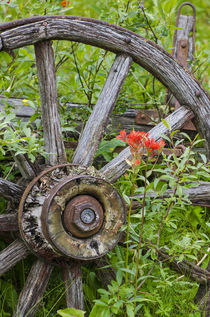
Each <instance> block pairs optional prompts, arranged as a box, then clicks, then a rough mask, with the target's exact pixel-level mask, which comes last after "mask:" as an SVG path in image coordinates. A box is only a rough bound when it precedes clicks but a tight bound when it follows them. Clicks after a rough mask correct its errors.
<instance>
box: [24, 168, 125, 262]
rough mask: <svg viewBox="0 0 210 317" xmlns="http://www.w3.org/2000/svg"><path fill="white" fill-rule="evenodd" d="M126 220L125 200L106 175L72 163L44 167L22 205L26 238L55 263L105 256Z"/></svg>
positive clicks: (31, 246) (42, 254)
mask: <svg viewBox="0 0 210 317" xmlns="http://www.w3.org/2000/svg"><path fill="white" fill-rule="evenodd" d="M124 221H125V207H124V203H123V200H122V198H121V196H120V195H119V193H118V192H117V191H116V190H115V189H114V188H113V186H112V185H111V184H110V183H108V182H107V181H106V180H104V178H103V175H100V174H99V172H97V171H94V170H93V169H92V168H90V169H88V168H85V167H82V166H75V165H72V164H63V165H58V166H55V167H53V168H50V169H48V170H46V171H44V172H42V173H41V174H40V175H39V176H38V177H36V178H35V179H34V180H33V181H32V182H31V183H30V184H29V185H28V187H27V188H26V190H25V192H24V194H23V196H22V199H21V202H20V206H19V219H18V222H19V228H20V233H21V236H22V238H23V240H24V241H25V243H26V245H27V246H28V247H29V248H30V250H31V251H32V252H33V253H35V254H36V255H37V256H40V257H42V258H44V259H46V260H48V261H50V262H51V263H60V261H63V259H65V260H67V259H72V258H74V259H80V260H91V259H95V258H98V257H101V256H103V255H105V254H106V253H107V252H108V251H110V250H111V249H112V248H113V247H114V246H115V245H116V243H117V242H118V241H119V239H120V237H121V233H120V228H121V227H122V225H123V223H124Z"/></svg>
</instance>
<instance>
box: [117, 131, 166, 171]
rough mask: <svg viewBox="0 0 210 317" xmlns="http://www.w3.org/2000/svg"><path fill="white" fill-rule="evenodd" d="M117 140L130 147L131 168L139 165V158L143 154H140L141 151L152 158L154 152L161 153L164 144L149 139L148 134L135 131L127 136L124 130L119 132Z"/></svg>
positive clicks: (161, 141)
mask: <svg viewBox="0 0 210 317" xmlns="http://www.w3.org/2000/svg"><path fill="white" fill-rule="evenodd" d="M118 139H119V140H122V141H124V142H125V143H126V144H128V145H129V146H130V151H131V154H132V157H133V161H132V165H133V166H136V165H139V164H140V162H141V156H142V154H143V152H142V153H141V150H143V151H145V150H146V151H147V154H148V155H151V156H153V155H154V154H155V151H161V150H162V148H163V147H164V145H165V142H164V141H163V140H162V139H161V140H160V141H159V142H158V141H155V140H154V138H151V139H150V138H149V132H148V133H145V132H139V131H135V130H133V131H131V132H130V133H129V134H127V133H126V131H125V130H121V131H120V135H119V136H118Z"/></svg>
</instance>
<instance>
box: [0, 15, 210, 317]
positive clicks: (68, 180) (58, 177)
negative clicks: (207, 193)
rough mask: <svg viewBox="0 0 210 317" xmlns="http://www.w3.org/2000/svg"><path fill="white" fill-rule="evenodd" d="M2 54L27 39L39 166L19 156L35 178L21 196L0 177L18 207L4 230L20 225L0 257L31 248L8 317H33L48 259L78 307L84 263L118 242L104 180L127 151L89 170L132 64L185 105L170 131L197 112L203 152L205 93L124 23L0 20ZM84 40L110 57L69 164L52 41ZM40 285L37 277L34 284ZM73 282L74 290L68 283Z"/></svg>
mask: <svg viewBox="0 0 210 317" xmlns="http://www.w3.org/2000/svg"><path fill="white" fill-rule="evenodd" d="M0 32H1V33H0V50H5V51H7V50H12V49H16V48H19V47H23V46H26V45H31V44H34V47H35V55H36V64H37V71H38V78H39V85H40V97H41V106H42V121H43V129H44V140H45V150H46V151H47V152H48V153H53V154H51V155H49V157H48V159H47V160H46V163H47V164H48V165H52V167H51V168H49V167H48V168H47V169H46V170H44V171H42V172H41V174H39V175H38V176H36V175H35V173H34V169H33V165H30V164H28V162H27V161H24V160H22V162H21V164H19V163H20V160H19V162H18V164H19V166H20V171H21V173H22V174H23V176H24V177H25V178H28V179H31V178H33V180H32V181H31V182H30V183H29V185H28V186H27V188H26V189H25V191H24V193H22V189H21V188H20V187H19V186H17V185H15V184H13V183H11V182H8V181H5V180H3V179H1V180H0V194H1V195H3V196H4V197H6V198H8V199H11V200H13V201H15V202H20V203H19V211H18V224H17V221H16V215H13V214H8V215H2V216H1V218H0V220H1V222H0V230H1V231H16V230H19V233H20V235H19V237H18V238H17V240H15V241H14V242H13V243H12V244H10V245H9V246H8V247H7V248H6V249H5V250H3V251H2V252H1V253H0V273H1V274H3V273H4V272H6V271H8V270H9V269H10V268H11V267H12V266H13V265H15V264H16V263H17V262H18V261H20V260H21V259H23V258H24V257H26V256H27V255H28V254H29V253H30V252H32V253H34V254H35V255H36V256H37V260H36V262H35V263H34V264H33V266H32V269H31V271H30V273H29V276H28V278H27V281H26V284H25V286H24V288H23V290H22V292H21V294H20V297H19V301H18V304H17V308H16V311H15V313H14V316H25V315H26V314H27V316H33V314H34V312H35V311H36V309H37V307H38V303H39V300H40V298H41V297H42V295H43V292H44V290H45V288H46V285H47V283H48V280H49V277H50V274H51V272H52V269H53V264H59V265H60V266H61V267H62V270H63V277H64V282H65V285H66V294H67V305H68V306H74V307H78V308H83V299H82V288H81V271H80V265H81V261H86V260H93V259H96V258H98V257H101V256H103V255H104V254H106V253H107V252H108V251H109V250H110V249H112V248H113V247H114V245H115V244H116V243H117V242H118V240H119V237H120V234H119V228H120V227H121V225H122V224H123V222H124V220H125V211H124V204H123V200H122V198H121V197H120V195H119V193H118V192H117V191H116V190H115V189H114V187H113V186H112V185H111V182H114V181H115V180H116V179H117V178H119V177H120V176H121V175H122V174H123V173H124V172H125V171H126V169H127V168H128V165H127V163H126V161H125V158H129V157H130V155H131V154H130V150H129V148H126V149H125V150H124V151H122V152H121V153H120V154H119V155H118V156H117V157H116V158H115V159H113V160H112V161H111V162H110V163H108V164H107V165H105V166H104V167H103V168H102V169H101V170H99V171H95V170H94V169H92V168H90V166H91V164H92V161H93V157H94V154H95V152H96V150H97V147H98V144H99V142H100V140H101V138H102V136H103V133H104V130H105V127H106V124H107V122H108V119H109V117H110V115H111V112H112V109H113V107H114V105H115V102H116V99H117V97H118V95H119V93H120V90H121V87H122V84H123V82H124V80H125V78H126V76H127V74H128V71H129V68H130V65H131V63H132V61H134V62H135V63H137V64H139V65H141V66H142V67H144V68H145V69H146V70H148V71H149V72H151V73H152V74H153V75H154V76H155V77H156V78H158V79H159V80H160V81H161V82H162V83H163V84H164V85H165V86H166V87H167V88H168V89H169V90H170V91H171V92H172V93H173V95H174V96H175V97H176V98H177V100H178V101H179V103H180V104H181V105H182V106H181V107H180V108H179V109H177V110H176V111H175V112H174V113H172V114H171V115H170V116H169V117H168V120H170V125H171V128H172V130H174V129H179V128H181V126H182V125H183V123H184V122H185V121H187V120H188V119H191V118H192V117H193V116H195V120H196V123H197V128H198V130H199V132H200V133H201V135H202V136H203V137H204V138H205V140H206V148H207V153H208V157H210V106H209V98H208V95H207V93H206V92H205V91H204V89H203V88H202V87H201V86H200V84H199V82H197V81H196V79H195V78H194V77H193V76H192V74H190V73H188V72H187V71H186V70H185V69H183V67H181V66H180V65H179V64H177V62H176V61H175V60H174V59H173V58H172V56H171V55H170V54H168V53H167V52H166V51H164V50H163V49H162V48H160V47H159V46H157V45H156V44H154V43H153V42H151V41H149V40H147V39H145V38H143V37H141V36H140V35H138V34H135V33H133V32H131V31H129V30H126V29H123V28H121V27H118V26H115V25H111V24H108V23H105V22H101V21H97V20H94V19H88V18H81V17H72V16H44V17H33V18H27V19H21V20H18V21H12V22H8V23H4V24H2V25H1V26H0ZM57 39H59V40H62V39H63V40H70V41H76V42H82V43H84V44H90V45H93V46H97V47H100V48H103V49H105V50H108V51H112V52H114V53H116V58H115V60H114V63H113V65H112V67H111V69H110V72H109V75H108V77H107V80H106V82H105V84H104V87H103V89H102V91H101V94H100V97H99V99H98V101H97V103H96V105H95V107H94V110H93V111H92V114H91V116H90V118H89V120H88V122H87V124H86V126H85V128H84V131H83V133H82V135H81V138H80V141H79V144H78V147H77V149H76V151H75V154H74V157H73V160H72V164H67V163H66V156H65V149H64V144H63V141H62V135H61V124H60V118H59V112H58V101H57V91H56V75H55V63H54V56H53V50H52V46H51V42H50V40H57ZM161 133H168V131H167V128H166V127H165V126H164V125H163V124H162V123H160V124H158V125H157V126H156V127H155V128H153V129H152V130H151V132H150V135H151V137H154V138H155V139H156V140H158V139H159V138H160V134H161ZM40 281H41V283H40ZM69 285H71V287H69Z"/></svg>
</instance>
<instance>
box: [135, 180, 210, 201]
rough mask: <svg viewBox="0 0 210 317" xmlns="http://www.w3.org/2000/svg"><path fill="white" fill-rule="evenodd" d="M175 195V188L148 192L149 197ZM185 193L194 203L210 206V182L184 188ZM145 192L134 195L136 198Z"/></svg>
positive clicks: (141, 196)
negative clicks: (161, 193)
mask: <svg viewBox="0 0 210 317" xmlns="http://www.w3.org/2000/svg"><path fill="white" fill-rule="evenodd" d="M170 195H173V190H167V191H166V192H165V193H164V194H163V195H159V194H158V193H157V192H156V193H155V192H151V193H147V196H148V197H151V198H152V197H159V198H166V197H169V196H170ZM183 195H188V198H189V200H191V203H192V205H199V206H209V207H210V183H207V182H201V183H200V184H199V185H198V186H195V187H191V188H189V189H187V190H183ZM143 196H144V195H143V194H138V195H135V196H134V199H135V198H143Z"/></svg>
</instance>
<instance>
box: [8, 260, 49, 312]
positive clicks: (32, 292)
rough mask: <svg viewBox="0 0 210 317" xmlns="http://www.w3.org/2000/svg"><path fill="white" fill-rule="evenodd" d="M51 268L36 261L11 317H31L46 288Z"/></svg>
mask: <svg viewBox="0 0 210 317" xmlns="http://www.w3.org/2000/svg"><path fill="white" fill-rule="evenodd" d="M52 270H53V266H51V265H50V264H47V263H44V262H42V261H41V260H36V262H35V263H34V264H33V266H32V268H31V271H30V273H29V275H28V277H27V280H26V283H25V286H24V288H23V290H22V292H21V294H20V297H19V300H18V303H17V306H16V310H15V312H14V314H13V317H25V316H27V317H32V316H33V315H34V313H35V312H36V310H37V308H38V306H39V303H40V300H41V299H42V296H43V293H44V291H45V289H46V287H47V284H48V281H49V278H50V274H51V272H52Z"/></svg>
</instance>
